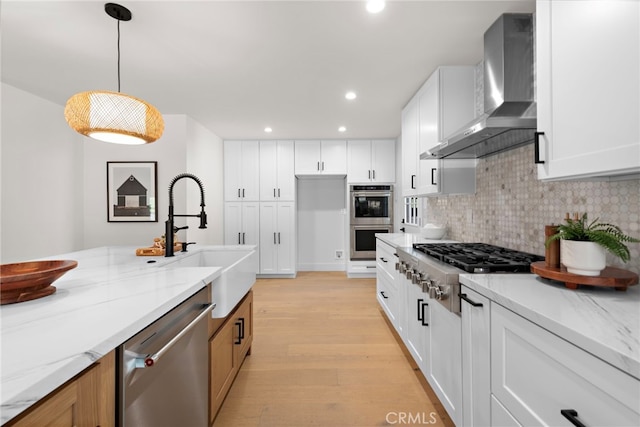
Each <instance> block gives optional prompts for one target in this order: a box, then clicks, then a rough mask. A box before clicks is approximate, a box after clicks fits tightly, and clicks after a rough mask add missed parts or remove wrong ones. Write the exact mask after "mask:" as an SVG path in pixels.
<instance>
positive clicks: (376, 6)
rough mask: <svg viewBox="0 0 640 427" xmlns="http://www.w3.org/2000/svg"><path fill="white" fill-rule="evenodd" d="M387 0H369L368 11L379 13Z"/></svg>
mask: <svg viewBox="0 0 640 427" xmlns="http://www.w3.org/2000/svg"><path fill="white" fill-rule="evenodd" d="M384 6H385V1H384V0H369V1H367V12H369V13H378V12H381V11H382V9H384Z"/></svg>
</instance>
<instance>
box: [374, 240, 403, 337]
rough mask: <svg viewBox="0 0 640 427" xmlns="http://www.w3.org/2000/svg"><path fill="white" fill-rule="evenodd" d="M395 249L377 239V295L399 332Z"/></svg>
mask: <svg viewBox="0 0 640 427" xmlns="http://www.w3.org/2000/svg"><path fill="white" fill-rule="evenodd" d="M394 254H395V249H393V248H392V247H391V246H390V245H388V244H386V243H384V242H381V241H380V240H379V239H377V240H376V297H377V299H378V303H379V304H380V306H381V307H382V309H383V310H384V312H385V313H386V315H387V318H388V319H389V321H390V322H391V324H392V325H393V326H394V327H395V328H396V330H397V331H398V332H400V331H399V329H398V309H399V300H398V284H397V282H398V274H397V271H396V270H395V255H394Z"/></svg>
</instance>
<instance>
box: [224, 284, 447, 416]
mask: <svg viewBox="0 0 640 427" xmlns="http://www.w3.org/2000/svg"><path fill="white" fill-rule="evenodd" d="M253 290H254V341H253V346H252V350H251V355H249V356H247V358H246V359H245V361H244V364H243V365H242V368H241V369H240V372H239V373H238V376H237V378H236V381H235V383H234V384H233V386H232V388H231V390H230V391H229V394H228V396H227V398H226V400H225V402H224V403H223V405H222V408H221V409H220V412H219V413H218V417H217V418H216V421H215V423H214V426H215V427H226V426H230V427H231V426H233V427H244V426H247V427H248V426H260V427H264V426H278V427H279V426H321V427H325V426H326V427H329V426H332V427H333V426H336V427H337V426H345V427H346V426H350V427H369V426H387V425H396V426H410V425H420V426H424V425H433V426H451V425H452V423H451V420H450V419H449V418H448V417H447V416H446V413H444V411H443V409H442V407H441V405H440V404H439V403H436V404H434V403H433V402H437V400H436V399H435V398H434V397H433V396H432V398H431V399H430V398H429V392H430V390H428V389H427V390H425V383H424V379H422V381H421V378H420V377H419V375H416V372H415V365H412V364H411V363H410V361H409V360H408V359H407V357H406V354H405V353H404V352H403V349H402V348H401V346H399V345H398V343H397V341H396V337H395V336H394V334H393V333H392V331H391V329H390V328H389V326H388V324H387V323H386V321H385V318H384V316H383V314H382V313H381V311H380V309H379V308H378V307H379V306H378V303H377V302H376V294H375V292H376V291H375V280H374V279H347V277H346V275H345V273H344V272H301V273H298V277H297V278H296V279H258V280H257V282H256V284H255V285H254V288H253ZM426 387H427V388H428V385H427V386H426ZM431 393H432V392H431ZM438 412H441V414H442V415H444V418H443V417H441V414H439V413H438ZM409 421H412V422H409Z"/></svg>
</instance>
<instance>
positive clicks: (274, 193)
mask: <svg viewBox="0 0 640 427" xmlns="http://www.w3.org/2000/svg"><path fill="white" fill-rule="evenodd" d="M273 198H274V199H275V198H276V189H275V188H274V189H273Z"/></svg>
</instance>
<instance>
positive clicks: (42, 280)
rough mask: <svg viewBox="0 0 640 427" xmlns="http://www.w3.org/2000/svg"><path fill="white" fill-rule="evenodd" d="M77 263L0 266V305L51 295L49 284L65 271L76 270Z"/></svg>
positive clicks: (56, 262)
mask: <svg viewBox="0 0 640 427" xmlns="http://www.w3.org/2000/svg"><path fill="white" fill-rule="evenodd" d="M77 266H78V262H77V261H73V260H48V261H27V262H18V263H14V264H2V265H0V304H11V303H16V302H22V301H29V300H32V299H35V298H41V297H43V296H46V295H51V294H52V293H54V292H55V290H56V288H55V287H53V286H51V284H52V283H53V282H54V281H56V280H57V279H59V278H60V277H61V276H62V275H63V274H65V273H66V272H67V271H69V270H71V269H73V268H76V267H77Z"/></svg>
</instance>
